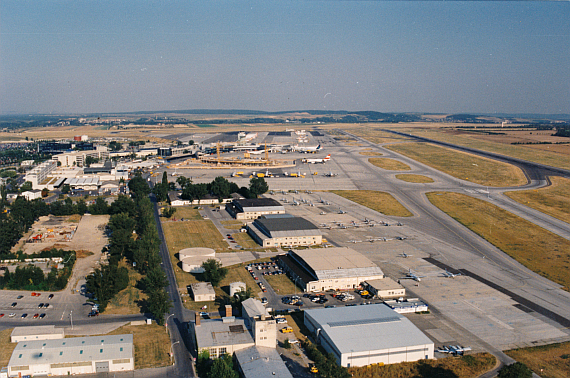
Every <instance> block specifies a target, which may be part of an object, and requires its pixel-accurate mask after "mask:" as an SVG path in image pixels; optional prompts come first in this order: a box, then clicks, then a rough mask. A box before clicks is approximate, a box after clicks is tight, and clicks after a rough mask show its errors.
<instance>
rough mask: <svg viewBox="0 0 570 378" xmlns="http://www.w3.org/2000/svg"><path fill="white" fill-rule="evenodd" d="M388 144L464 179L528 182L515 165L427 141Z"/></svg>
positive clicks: (491, 182)
mask: <svg viewBox="0 0 570 378" xmlns="http://www.w3.org/2000/svg"><path fill="white" fill-rule="evenodd" d="M387 148H389V149H391V150H393V151H396V152H398V153H401V154H402V155H405V156H407V157H409V158H412V159H414V160H417V161H419V162H421V163H424V164H426V165H429V166H430V167H432V168H435V169H437V170H439V171H442V172H445V173H447V174H448V175H451V176H453V177H457V178H459V179H462V180H467V181H471V182H474V183H477V184H481V185H488V186H499V187H504V186H519V185H524V184H526V183H527V179H526V177H525V175H524V173H523V172H522V171H521V170H520V169H519V168H517V167H515V166H514V165H510V164H505V163H501V162H498V161H495V160H491V159H486V158H482V157H478V156H475V155H471V154H467V153H464V152H459V151H454V150H451V149H448V148H443V147H438V146H434V145H433V144H427V143H403V144H397V145H390V146H387Z"/></svg>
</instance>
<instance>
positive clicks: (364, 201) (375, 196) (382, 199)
mask: <svg viewBox="0 0 570 378" xmlns="http://www.w3.org/2000/svg"><path fill="white" fill-rule="evenodd" d="M331 193H334V194H336V195H338V196H341V197H343V198H346V199H347V200H350V201H352V202H356V203H358V204H359V205H362V206H366V207H368V208H369V209H372V210H374V211H378V212H379V213H382V214H384V215H389V216H394V217H411V216H413V214H412V213H411V212H410V211H409V210H408V209H406V208H405V207H404V206H403V205H402V204H401V203H400V202H398V200H397V199H396V198H394V197H393V196H392V195H391V194H390V193H386V192H378V191H375V190H331Z"/></svg>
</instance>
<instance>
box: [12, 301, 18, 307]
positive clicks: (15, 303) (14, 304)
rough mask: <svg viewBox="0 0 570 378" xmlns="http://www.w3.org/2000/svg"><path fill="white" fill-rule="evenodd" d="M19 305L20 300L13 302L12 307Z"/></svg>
mask: <svg viewBox="0 0 570 378" xmlns="http://www.w3.org/2000/svg"><path fill="white" fill-rule="evenodd" d="M17 305H18V302H13V303H12V304H11V305H10V307H16V306H17Z"/></svg>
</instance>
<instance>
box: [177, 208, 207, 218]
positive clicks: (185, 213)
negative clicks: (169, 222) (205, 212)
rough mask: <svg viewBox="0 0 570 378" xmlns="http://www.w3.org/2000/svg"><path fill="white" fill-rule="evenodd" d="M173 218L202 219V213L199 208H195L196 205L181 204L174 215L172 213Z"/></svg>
mask: <svg viewBox="0 0 570 378" xmlns="http://www.w3.org/2000/svg"><path fill="white" fill-rule="evenodd" d="M172 218H176V219H182V218H184V219H185V220H201V219H202V216H201V215H200V212H199V211H198V209H195V208H194V207H188V206H180V207H176V211H175V212H174V215H172Z"/></svg>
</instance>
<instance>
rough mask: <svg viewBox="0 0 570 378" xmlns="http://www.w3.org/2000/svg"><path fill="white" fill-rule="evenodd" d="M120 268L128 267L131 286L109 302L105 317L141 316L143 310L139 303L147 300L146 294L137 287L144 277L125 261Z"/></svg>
mask: <svg viewBox="0 0 570 378" xmlns="http://www.w3.org/2000/svg"><path fill="white" fill-rule="evenodd" d="M119 267H126V268H127V269H128V271H129V286H128V287H127V288H126V289H124V290H121V291H119V292H118V293H117V295H115V296H114V297H113V299H111V301H109V304H108V305H107V308H106V309H105V315H126V314H139V313H140V312H141V309H140V307H139V301H141V300H144V299H146V294H144V293H143V292H142V290H139V289H137V288H136V287H135V286H136V284H137V281H138V280H140V279H141V277H142V275H141V274H140V273H138V272H137V271H135V270H134V269H133V267H132V266H131V265H130V264H127V263H126V262H125V261H124V260H123V261H121V262H120V263H119Z"/></svg>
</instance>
